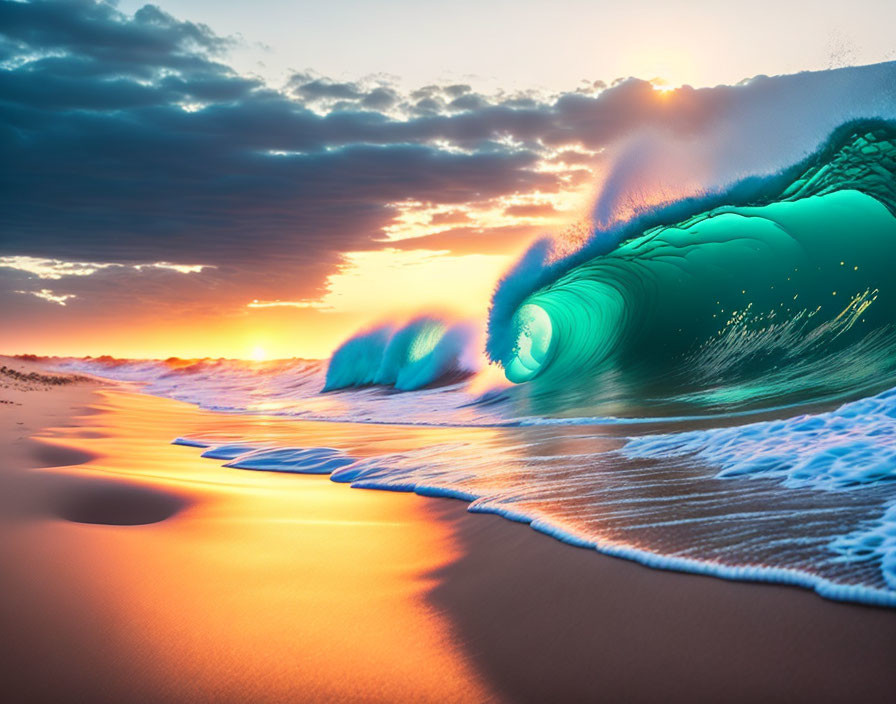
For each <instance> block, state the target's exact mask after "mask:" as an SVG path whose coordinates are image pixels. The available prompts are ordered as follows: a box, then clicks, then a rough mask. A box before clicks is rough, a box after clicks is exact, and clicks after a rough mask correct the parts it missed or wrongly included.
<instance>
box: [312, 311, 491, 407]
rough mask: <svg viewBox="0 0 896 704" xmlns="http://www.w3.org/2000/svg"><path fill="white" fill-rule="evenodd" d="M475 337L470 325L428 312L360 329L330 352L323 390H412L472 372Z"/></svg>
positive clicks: (448, 381) (445, 381)
mask: <svg viewBox="0 0 896 704" xmlns="http://www.w3.org/2000/svg"><path fill="white" fill-rule="evenodd" d="M475 340H476V330H475V328H474V326H473V325H471V324H469V323H455V324H449V323H448V322H446V321H444V320H442V319H440V318H437V317H434V316H421V317H419V318H415V319H414V320H412V321H410V322H409V323H407V324H406V325H403V326H401V327H393V326H391V325H386V326H381V327H377V328H373V329H372V330H365V331H363V332H361V333H358V334H356V335H354V336H353V337H351V338H350V339H348V340H346V341H345V342H344V343H342V345H340V346H339V348H338V349H337V350H336V351H335V352H334V353H333V355H332V357H331V358H330V362H329V365H328V367H327V379H326V384H325V386H324V391H333V390H336V389H345V388H351V387H358V386H370V385H374V384H376V385H383V386H392V387H394V388H395V389H397V390H399V391H413V390H415V389H421V388H424V387H426V386H431V385H433V384H439V383H442V384H444V383H451V382H456V381H458V380H460V379H463V378H464V377H467V376H470V375H471V374H473V373H475V371H476V368H475V363H474V362H473V361H472V360H473V357H472V355H471V346H472V345H473V344H474V342H475Z"/></svg>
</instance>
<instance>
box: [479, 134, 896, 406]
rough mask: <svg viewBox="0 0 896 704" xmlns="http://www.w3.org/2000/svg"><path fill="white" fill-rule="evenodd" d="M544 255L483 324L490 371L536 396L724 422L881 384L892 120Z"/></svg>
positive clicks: (895, 150) (532, 261) (892, 294)
mask: <svg viewBox="0 0 896 704" xmlns="http://www.w3.org/2000/svg"><path fill="white" fill-rule="evenodd" d="M550 254H551V249H550V244H549V243H548V242H546V241H542V242H540V243H538V244H536V245H535V246H534V247H533V248H532V249H531V250H530V251H529V252H528V253H527V255H526V256H524V257H523V259H522V260H521V262H520V263H519V264H518V265H517V267H516V268H515V269H514V270H513V271H512V272H511V273H510V274H509V275H508V276H507V277H506V278H505V279H504V281H503V282H502V284H501V286H500V287H499V289H498V290H497V292H496V294H495V296H494V299H493V305H492V310H491V316H490V320H489V331H488V332H489V336H488V342H487V350H488V353H489V355H490V357H491V359H492V360H494V361H496V362H499V363H501V364H502V366H503V367H504V370H505V373H506V375H507V378H508V379H509V380H511V381H513V382H525V381H530V380H531V381H532V382H533V387H535V390H534V391H533V393H534V394H539V393H540V394H542V395H548V396H554V397H555V396H556V394H558V393H562V392H569V391H570V390H573V391H577V392H579V393H580V394H581V395H584V396H591V397H600V398H601V399H603V400H604V401H607V400H618V401H619V402H620V403H630V404H631V403H632V402H639V401H640V402H643V401H644V400H645V399H653V400H656V399H666V400H669V401H676V402H681V403H687V404H690V405H692V406H697V407H700V408H704V409H705V408H707V407H709V408H711V409H712V410H723V411H726V412H727V411H731V410H732V409H735V408H738V407H746V406H750V405H753V406H774V405H780V404H783V403H789V402H793V401H795V400H812V399H819V398H829V397H833V396H837V395H838V394H843V393H846V392H854V391H856V390H859V389H865V388H868V387H869V386H873V385H886V384H892V383H893V381H894V378H896V334H894V321H896V284H894V279H893V275H892V266H891V262H892V261H893V260H894V257H896V123H891V122H885V121H879V120H873V121H860V122H853V123H850V124H847V125H844V126H843V127H841V128H840V129H838V130H837V131H836V132H835V133H834V134H833V135H832V136H831V137H830V139H829V140H828V142H827V143H826V145H825V146H824V147H823V148H822V149H821V150H820V151H819V152H818V153H817V154H815V155H813V156H812V157H811V158H809V159H808V160H806V161H804V162H802V163H800V164H798V165H796V166H794V167H792V168H789V169H785V170H783V171H781V172H780V173H777V174H775V175H773V176H769V177H765V178H754V179H748V180H745V181H742V182H740V183H738V184H737V185H735V186H734V187H733V188H731V189H728V190H727V191H725V192H724V193H720V194H714V195H711V196H707V197H703V198H698V199H690V200H684V201H680V202H678V203H675V204H673V205H671V206H666V207H663V208H659V209H657V210H655V211H653V212H651V213H649V214H647V215H643V216H641V217H638V218H635V219H634V220H632V221H630V222H627V223H624V224H621V225H617V226H612V227H610V228H608V229H598V230H597V231H596V232H595V234H594V236H593V238H592V239H591V241H590V242H589V243H588V244H587V245H586V246H585V247H583V248H582V249H581V250H580V251H579V252H576V253H574V254H573V255H571V256H568V257H566V258H562V259H559V260H557V261H553V262H551V261H550Z"/></svg>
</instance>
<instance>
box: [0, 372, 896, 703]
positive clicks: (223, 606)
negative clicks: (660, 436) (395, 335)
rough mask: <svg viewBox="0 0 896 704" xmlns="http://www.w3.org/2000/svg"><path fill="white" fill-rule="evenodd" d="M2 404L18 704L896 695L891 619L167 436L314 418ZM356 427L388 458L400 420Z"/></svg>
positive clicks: (1, 674) (1, 467) (4, 669)
mask: <svg viewBox="0 0 896 704" xmlns="http://www.w3.org/2000/svg"><path fill="white" fill-rule="evenodd" d="M0 361H2V360H0ZM20 364H21V363H20ZM25 366H26V367H27V365H25ZM0 400H10V401H11V403H6V404H0V421H2V422H0V432H2V437H0V440H2V441H3V447H4V456H3V457H2V458H0V527H2V530H0V564H2V565H3V570H2V572H0V633H3V634H4V636H3V638H2V640H0V642H2V645H0V686H2V687H3V691H4V693H5V694H6V695H7V696H6V697H4V698H7V697H8V698H9V700H10V701H35V702H43V701H91V702H103V701H118V702H121V701H224V702H226V701H303V702H305V701H376V702H398V701H414V702H417V701H423V702H426V701H433V702H437V701H470V702H479V701H510V702H516V701H519V702H529V701H532V702H538V701H556V702H574V701H667V702H668V701H682V702H683V701H757V700H765V701H769V700H770V701H814V702H819V701H821V702H834V701H843V702H846V701H867V702H873V701H891V700H892V693H893V692H894V691H896V668H894V667H893V666H892V663H893V655H894V654H896V611H893V610H883V609H874V608H868V607H861V606H854V605H846V604H836V603H833V602H829V601H825V600H823V599H821V598H820V597H818V596H816V595H815V594H813V593H811V592H808V591H804V590H799V589H794V588H788V587H777V586H770V585H753V584H743V583H733V582H726V581H723V580H719V579H713V578H707V577H698V576H693V575H684V574H677V573H671V572H660V571H656V570H650V569H647V568H644V567H641V566H638V565H635V564H633V563H629V562H626V561H623V560H618V559H614V558H608V557H604V556H601V555H598V554H596V553H594V552H593V551H587V550H582V549H578V548H573V547H570V546H567V545H563V544H561V543H559V542H557V541H555V540H553V539H551V538H549V537H547V536H544V535H541V534H538V533H536V532H534V531H532V530H530V529H528V528H527V527H525V526H521V525H518V524H513V523H510V522H508V521H506V520H503V519H500V518H497V517H494V516H482V515H471V514H468V513H466V512H465V510H464V504H463V503H462V502H458V501H450V500H441V499H427V498H422V497H418V496H414V495H406V494H401V495H399V494H392V493H390V492H378V491H361V490H353V489H350V488H348V487H346V486H342V485H336V484H333V483H332V482H329V481H328V480H327V479H326V478H325V477H316V476H296V475H283V474H274V473H265V472H247V471H239V470H232V469H225V468H223V467H221V464H222V462H220V461H213V460H206V459H201V458H200V457H199V454H200V452H201V451H199V450H197V449H196V448H188V447H180V446H172V445H170V444H169V442H170V440H171V439H172V438H173V437H175V436H177V435H187V434H208V433H210V432H214V433H218V434H221V435H222V436H226V435H228V434H233V435H240V434H243V435H246V436H250V437H255V438H258V437H265V436H269V437H276V438H278V439H280V440H282V439H284V438H290V437H293V436H295V437H294V442H296V443H304V444H310V443H312V442H313V440H314V437H315V434H316V433H318V432H323V431H318V430H317V429H316V427H317V424H314V423H297V422H294V421H286V420H282V419H273V418H265V417H261V416H259V417H245V416H232V415H222V414H213V413H207V412H203V411H199V410H196V409H195V408H193V407H191V406H188V405H186V404H182V403H178V402H174V401H169V400H165V399H157V398H152V397H149V396H142V395H137V394H133V393H128V392H124V391H121V390H116V389H110V388H109V387H106V386H102V385H98V384H89V383H85V382H80V383H76V384H70V385H59V386H50V385H47V386H46V388H44V386H43V385H41V384H39V383H38V384H36V385H34V388H28V389H16V388H0ZM16 404H21V405H16ZM340 432H344V434H345V437H346V442H348V441H349V439H351V441H352V442H353V443H354V444H355V445H357V444H358V442H359V440H358V437H359V434H360V433H363V434H364V437H363V442H364V443H367V444H369V445H370V446H371V451H383V450H386V449H388V447H389V445H390V443H391V442H393V441H392V440H391V439H390V436H392V435H394V433H395V430H394V429H390V428H388V427H367V426H365V427H357V426H350V425H345V427H344V428H340ZM441 432H444V431H441ZM451 432H455V431H451ZM332 436H333V430H332V428H331V427H329V428H328V429H327V437H328V440H332ZM428 438H429V436H428V435H427V433H426V432H425V431H420V432H419V433H418V437H417V439H416V440H415V441H416V442H421V443H423V442H427V441H428ZM402 442H404V443H407V442H408V439H407V438H403V439H402Z"/></svg>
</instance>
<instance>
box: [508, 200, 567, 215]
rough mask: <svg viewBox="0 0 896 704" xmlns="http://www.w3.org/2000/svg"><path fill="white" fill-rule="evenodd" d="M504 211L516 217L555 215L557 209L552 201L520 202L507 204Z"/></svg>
mask: <svg viewBox="0 0 896 704" xmlns="http://www.w3.org/2000/svg"><path fill="white" fill-rule="evenodd" d="M504 213H505V215H512V216H513V217H518V218H536V217H537V218H540V217H553V216H555V215H557V209H556V208H555V207H554V205H553V204H552V203H520V204H518V205H510V206H508V207H507V208H505V209H504Z"/></svg>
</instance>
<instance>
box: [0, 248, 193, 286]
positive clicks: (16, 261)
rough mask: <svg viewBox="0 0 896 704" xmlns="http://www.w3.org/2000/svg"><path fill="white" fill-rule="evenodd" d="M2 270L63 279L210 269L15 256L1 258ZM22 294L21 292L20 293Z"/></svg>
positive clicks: (151, 263) (188, 266)
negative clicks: (124, 270)
mask: <svg viewBox="0 0 896 704" xmlns="http://www.w3.org/2000/svg"><path fill="white" fill-rule="evenodd" d="M0 268H2V269H16V270H18V271H23V272H25V273H27V274H31V275H33V276H36V277H37V278H39V279H61V278H63V277H66V276H93V274H95V273H97V272H98V271H102V270H104V269H112V268H129V269H133V270H134V271H143V270H144V269H166V270H169V271H176V272H178V273H179V274H198V273H200V272H201V271H202V270H203V269H208V268H210V267H209V266H208V265H207V264H172V263H170V262H150V263H148V264H132V265H125V264H117V263H112V262H67V261H62V260H61V259H42V258H39V257H28V256H13V257H0ZM20 293H21V292H20Z"/></svg>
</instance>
